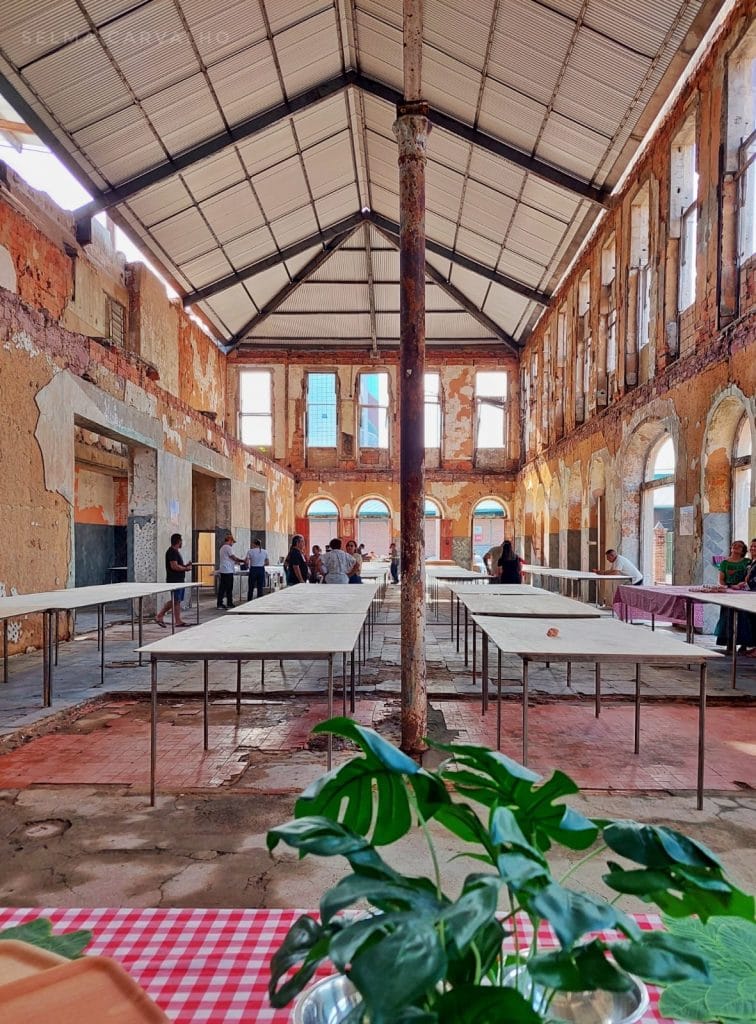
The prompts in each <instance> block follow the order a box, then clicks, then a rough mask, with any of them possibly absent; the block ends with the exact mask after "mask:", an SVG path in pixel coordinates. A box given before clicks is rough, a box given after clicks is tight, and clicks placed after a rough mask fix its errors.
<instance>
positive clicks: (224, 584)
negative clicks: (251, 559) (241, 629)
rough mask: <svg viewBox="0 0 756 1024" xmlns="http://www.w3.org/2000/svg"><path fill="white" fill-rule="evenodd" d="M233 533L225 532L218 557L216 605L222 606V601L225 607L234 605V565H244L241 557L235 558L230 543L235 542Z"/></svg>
mask: <svg viewBox="0 0 756 1024" xmlns="http://www.w3.org/2000/svg"><path fill="white" fill-rule="evenodd" d="M235 543H236V542H235V540H234V535H233V534H232V533H230V532H229V533H226V534H225V536H224V538H223V544H222V545H221V549H220V555H219V557H218V572H219V576H218V607H219V608H223V601H224V600H225V602H226V608H233V607H234V566H235V565H244V559H243V558H237V557H236V555H235V554H234V549H233V548H232V546H231V545H232V544H235Z"/></svg>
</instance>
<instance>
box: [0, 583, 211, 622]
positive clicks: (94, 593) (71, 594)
mask: <svg viewBox="0 0 756 1024" xmlns="http://www.w3.org/2000/svg"><path fill="white" fill-rule="evenodd" d="M199 586H200V584H199V583H103V584H100V585H99V586H95V587H68V588H67V589H65V590H47V591H43V592H41V593H39V594H19V595H17V596H13V597H3V598H0V619H9V618H13V617H15V616H18V615H30V614H31V613H33V612H44V611H53V610H60V611H73V610H74V609H75V608H87V607H89V606H90V605H95V604H109V603H110V602H111V601H129V600H131V599H132V598H137V597H148V596H149V595H151V594H166V593H168V592H169V591H172V590H180V589H181V588H186V589H189V588H190V587H199Z"/></svg>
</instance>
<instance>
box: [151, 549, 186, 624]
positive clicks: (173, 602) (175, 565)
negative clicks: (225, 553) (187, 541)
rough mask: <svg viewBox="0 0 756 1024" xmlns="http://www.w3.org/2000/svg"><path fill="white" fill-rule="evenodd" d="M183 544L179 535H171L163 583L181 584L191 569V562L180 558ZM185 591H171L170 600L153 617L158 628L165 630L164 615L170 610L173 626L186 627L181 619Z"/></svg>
mask: <svg viewBox="0 0 756 1024" xmlns="http://www.w3.org/2000/svg"><path fill="white" fill-rule="evenodd" d="M183 543H184V541H183V539H182V537H181V534H180V533H172V534H171V546H170V547H169V548H168V550H167V551H166V553H165V582H166V583H183V582H184V576H185V574H186V573H187V572H188V571H189V570H190V569H191V567H192V563H191V562H184V561H183V560H182V558H181V545H182V544H183ZM185 594H186V591H185V590H184V588H183V587H181V588H180V589H179V590H173V591H172V592H171V598H170V600H169V601H166V602H165V604H164V605H163V607H162V608H161V609H160V611H159V612H158V613H157V615H156V616H155V622H157V624H158V626H162V627H163V629H166V628H167V627H166V625H165V622H164V621H163V619H164V618H165V613H166V612H167V611H168V609H169V608H170V609H171V616H172V618H173V625H174V626H188V625H189V623H188V622H184V621H183V620H182V618H181V602H182V601H183V600H184V595H185Z"/></svg>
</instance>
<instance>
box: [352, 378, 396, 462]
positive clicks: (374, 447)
mask: <svg viewBox="0 0 756 1024" xmlns="http://www.w3.org/2000/svg"><path fill="white" fill-rule="evenodd" d="M380 376H383V377H385V378H386V404H385V405H381V404H380V402H377V403H368V402H363V401H362V381H363V379H364V378H366V377H380ZM364 409H383V410H385V430H386V443H385V444H381V443H380V434H381V428H380V424H379V426H378V443H377V444H367V443H365V441H363V430H362V413H363V410H364ZM390 410H391V377H390V375H389V372H388V370H362V371H360V373H359V375H358V377H357V442H358V447H359V448H360V450H362V449H365V450H366V451H378V452H383V451H388V450H389V449H390V448H391V418H390V415H389V413H390Z"/></svg>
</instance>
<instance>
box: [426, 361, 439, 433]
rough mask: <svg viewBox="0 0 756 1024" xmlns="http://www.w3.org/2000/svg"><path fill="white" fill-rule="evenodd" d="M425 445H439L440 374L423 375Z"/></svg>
mask: <svg viewBox="0 0 756 1024" xmlns="http://www.w3.org/2000/svg"><path fill="white" fill-rule="evenodd" d="M425 447H426V448H440V447H441V374H440V373H426V375H425Z"/></svg>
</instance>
